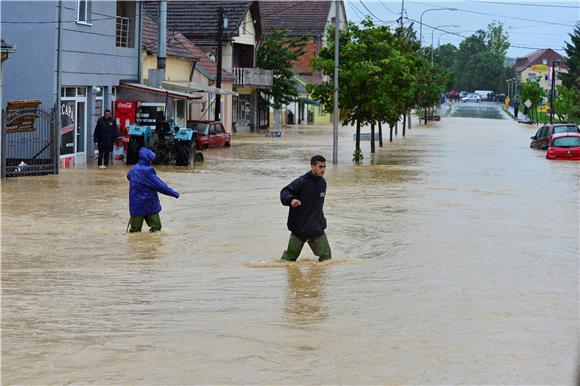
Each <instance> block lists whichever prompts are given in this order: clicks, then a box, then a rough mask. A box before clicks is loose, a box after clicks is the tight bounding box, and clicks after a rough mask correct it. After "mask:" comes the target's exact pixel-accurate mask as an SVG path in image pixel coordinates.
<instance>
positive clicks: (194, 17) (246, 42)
mask: <svg viewBox="0 0 580 386" xmlns="http://www.w3.org/2000/svg"><path fill="white" fill-rule="evenodd" d="M220 8H221V9H222V10H223V18H224V23H223V34H222V68H223V69H225V70H226V71H227V72H229V73H230V74H231V75H232V76H233V81H232V82H233V91H234V92H235V93H236V94H237V95H234V96H233V98H232V127H234V126H235V128H236V131H237V132H247V131H256V130H259V129H261V128H266V127H268V110H267V108H266V109H261V108H260V107H259V104H258V96H259V95H260V92H261V90H264V89H268V88H270V87H271V86H272V72H271V71H269V70H262V69H258V68H256V65H255V63H256V60H255V58H256V49H257V46H258V43H259V41H260V37H261V27H260V11H259V5H258V2H257V1H247V0H244V1H241V0H233V1H228V2H223V1H171V2H168V4H167V29H168V31H179V32H180V33H181V34H183V35H184V36H185V37H186V38H188V39H189V40H191V42H192V43H194V44H195V45H196V46H197V47H199V48H200V49H201V50H202V51H203V52H204V53H206V54H207V55H208V57H209V58H211V60H213V61H217V56H218V30H219V28H218V27H219V16H218V15H219V10H220ZM145 9H146V12H147V14H148V15H150V16H151V17H152V18H153V19H154V20H157V6H156V4H155V3H146V4H145ZM222 87H223V85H222Z"/></svg>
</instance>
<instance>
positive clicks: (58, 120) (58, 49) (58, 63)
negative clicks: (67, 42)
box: [53, 1, 62, 174]
mask: <svg viewBox="0 0 580 386" xmlns="http://www.w3.org/2000/svg"><path fill="white" fill-rule="evenodd" d="M57 28H58V33H57V37H56V106H55V109H54V110H55V118H54V119H55V121H56V122H55V124H56V128H55V133H54V137H53V143H54V150H53V151H54V157H55V172H56V174H58V168H59V163H60V141H61V138H60V128H61V127H62V122H61V114H60V103H61V101H60V89H61V68H60V66H61V63H62V57H61V56H62V55H61V52H62V50H61V35H62V2H61V1H59V2H58V27H57Z"/></svg>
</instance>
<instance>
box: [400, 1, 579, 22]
mask: <svg viewBox="0 0 580 386" xmlns="http://www.w3.org/2000/svg"><path fill="white" fill-rule="evenodd" d="M410 2H411V3H415V4H421V5H428V6H430V7H432V6H435V7H439V8H441V9H447V7H441V6H438V5H436V4H429V3H422V2H419V1H410ZM454 8H455V9H456V10H457V11H459V12H465V13H473V14H476V15H485V16H495V17H499V18H504V19H513V20H524V21H532V22H536V23H540V24H548V25H561V26H565V27H574V25H571V24H564V23H558V22H553V21H545V20H537V19H528V18H524V17H516V16H505V15H498V14H494V13H487V12H479V11H470V10H466V9H461V8H457V7H454Z"/></svg>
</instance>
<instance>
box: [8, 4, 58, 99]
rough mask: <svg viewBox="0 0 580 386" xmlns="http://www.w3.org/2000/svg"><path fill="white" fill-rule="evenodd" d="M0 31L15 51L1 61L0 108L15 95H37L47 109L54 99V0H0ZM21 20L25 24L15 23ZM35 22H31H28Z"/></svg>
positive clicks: (55, 10) (18, 97)
mask: <svg viewBox="0 0 580 386" xmlns="http://www.w3.org/2000/svg"><path fill="white" fill-rule="evenodd" d="M0 6H1V15H2V21H10V22H11V23H10V24H5V23H1V24H0V35H1V36H2V38H3V39H4V40H6V41H7V42H10V44H12V45H14V46H15V48H16V51H15V52H14V53H13V54H12V55H10V59H9V60H7V61H6V62H4V63H3V66H2V67H3V68H2V70H3V75H4V77H3V82H4V84H3V89H2V93H3V94H2V108H5V107H6V102H7V101H9V100H16V99H39V100H41V101H42V107H43V108H45V109H49V108H51V107H53V105H54V103H55V101H56V76H55V73H56V36H57V24H56V23H50V21H54V20H56V19H57V7H56V2H55V1H42V2H41V1H2V2H1V5H0ZM19 21H24V22H26V24H24V23H23V24H20V23H17V22H19ZM35 21H36V22H39V23H38V24H36V23H35V24H31V23H30V22H35Z"/></svg>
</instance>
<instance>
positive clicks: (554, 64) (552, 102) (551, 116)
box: [550, 60, 556, 125]
mask: <svg viewBox="0 0 580 386" xmlns="http://www.w3.org/2000/svg"><path fill="white" fill-rule="evenodd" d="M555 98H556V61H555V60H553V61H552V87H550V125H551V124H552V123H554V99H555Z"/></svg>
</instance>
